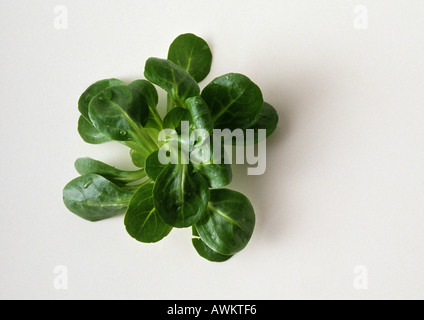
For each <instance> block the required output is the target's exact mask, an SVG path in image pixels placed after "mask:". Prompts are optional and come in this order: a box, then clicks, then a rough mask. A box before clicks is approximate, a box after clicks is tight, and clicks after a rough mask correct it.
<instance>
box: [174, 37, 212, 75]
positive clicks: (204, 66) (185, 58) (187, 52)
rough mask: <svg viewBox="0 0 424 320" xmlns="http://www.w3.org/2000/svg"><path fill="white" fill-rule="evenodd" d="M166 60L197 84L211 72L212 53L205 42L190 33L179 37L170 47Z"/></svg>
mask: <svg viewBox="0 0 424 320" xmlns="http://www.w3.org/2000/svg"><path fill="white" fill-rule="evenodd" d="M168 60H171V61H172V62H174V63H175V64H177V65H178V66H180V67H181V68H183V69H184V70H185V71H187V72H188V73H189V74H190V75H191V76H192V77H193V78H194V80H196V81H197V82H200V81H202V80H203V79H205V78H206V76H207V75H208V74H209V72H210V70H211V65H212V52H211V50H210V48H209V46H208V44H207V43H206V41H205V40H203V39H202V38H199V37H198V36H196V35H194V34H192V33H186V34H182V35H179V36H178V37H177V38H176V39H175V40H174V41H173V42H172V44H171V45H170V47H169V51H168Z"/></svg>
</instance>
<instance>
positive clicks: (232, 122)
mask: <svg viewBox="0 0 424 320" xmlns="http://www.w3.org/2000/svg"><path fill="white" fill-rule="evenodd" d="M201 96H202V98H203V100H205V102H206V104H207V105H208V107H209V109H210V110H211V115H212V121H213V123H214V128H215V129H226V128H228V129H230V130H234V129H237V128H240V129H246V128H248V127H250V126H251V125H252V124H254V123H255V122H256V121H257V120H258V119H259V116H260V114H261V110H262V106H263V104H264V101H263V97H262V92H261V90H260V89H259V87H258V86H257V85H256V84H255V83H253V82H252V81H251V80H250V79H249V78H248V77H246V76H244V75H242V74H238V73H229V74H226V75H223V76H221V77H218V78H216V79H214V80H213V81H212V82H211V83H210V84H208V85H207V86H206V87H205V88H204V89H203V91H202V95H201Z"/></svg>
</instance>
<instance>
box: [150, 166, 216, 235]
mask: <svg viewBox="0 0 424 320" xmlns="http://www.w3.org/2000/svg"><path fill="white" fill-rule="evenodd" d="M153 198H154V201H155V207H156V210H157V212H158V213H159V215H160V216H161V217H162V219H163V220H164V221H165V223H167V224H169V225H171V226H174V227H177V228H184V227H189V226H191V225H193V224H194V223H196V222H197V221H198V220H199V219H201V218H202V216H203V215H204V214H205V211H206V207H207V203H208V201H209V187H208V183H207V182H206V180H205V179H204V178H203V177H202V176H201V175H200V174H199V173H194V172H193V169H192V166H191V165H183V164H178V165H174V164H168V165H166V167H165V168H164V169H163V170H162V172H161V173H160V175H159V176H158V177H157V179H156V182H155V187H154V190H153Z"/></svg>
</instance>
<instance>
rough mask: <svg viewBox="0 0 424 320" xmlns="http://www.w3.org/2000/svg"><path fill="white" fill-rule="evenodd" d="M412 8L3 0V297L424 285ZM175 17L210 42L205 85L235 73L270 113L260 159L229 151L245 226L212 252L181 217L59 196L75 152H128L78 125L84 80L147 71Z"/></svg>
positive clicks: (325, 294) (423, 110)
mask: <svg viewBox="0 0 424 320" xmlns="http://www.w3.org/2000/svg"><path fill="white" fill-rule="evenodd" d="M57 5H64V6H65V7H66V9H67V13H68V21H67V23H68V28H67V29H66V30H62V29H57V28H55V24H54V23H55V19H56V18H57V14H55V11H54V8H55V7H56V6H57ZM360 5H363V6H365V9H366V10H367V17H368V27H367V28H366V29H358V28H357V27H358V23H359V26H361V25H360V22H361V19H360V17H359V14H360V13H363V12H364V11H363V9H364V7H358V6H360ZM358 8H359V9H358ZM423 13H424V2H423V1H422V0H416V1H412V0H409V1H407V0H403V1H395V0H373V1H370V0H369V1H368V0H361V1H359V0H358V1H340V0H333V1H317V0H311V1H304V0H293V1H283V0H278V1H271V0H266V1H263V0H262V1H247V0H238V1H234V0H232V1H228V0H225V1H222V0H214V1H209V0H208V1H198V0H197V1H194V0H193V1H158V0H154V1H146V0H144V1H136V0H132V1H130V0H125V1H123V0H120V1H105V0H92V1H76V0H72V1H70V0H63V1H46V0H43V1H41V0H40V1H18V0H0V44H1V46H0V64H1V69H0V70H1V71H0V73H1V77H0V97H1V110H2V112H1V115H0V133H1V151H2V152H1V158H0V191H1V192H0V195H1V202H0V298H3V299H15V298H23V299H34V298H36V299H91V298H96V299H111V298H117V299H406V298H413V299H415V298H420V299H422V298H424V232H423V231H424V88H423V84H424V37H423V31H424V19H423ZM362 18H363V16H362ZM358 19H359V20H358ZM362 26H363V25H362ZM186 32H192V33H195V34H197V35H198V36H201V37H203V38H204V39H205V40H207V41H208V43H209V44H210V46H211V48H212V51H213V54H214V64H213V67H212V70H211V74H210V76H208V78H207V79H206V80H205V81H204V82H203V83H202V84H201V87H203V86H204V85H205V84H207V83H208V82H209V81H210V80H212V79H213V78H214V77H216V76H219V75H222V74H225V73H228V72H240V73H243V74H246V75H247V76H249V77H250V78H251V79H252V80H253V81H254V82H256V83H257V84H258V85H259V87H260V88H261V89H262V91H263V94H264V97H265V99H266V101H268V102H270V103H271V104H272V105H274V106H275V107H276V109H277V110H278V113H279V115H280V123H279V126H278V129H277V131H276V132H275V133H274V135H273V136H272V137H271V138H270V139H269V140H268V143H267V171H266V173H265V174H264V175H263V176H247V174H246V167H245V166H243V165H242V166H234V176H235V177H234V182H233V183H232V184H231V185H230V187H231V188H232V189H235V190H238V191H240V192H243V193H244V194H246V195H247V196H248V197H249V198H250V200H251V201H252V203H253V205H254V207H255V211H256V214H257V225H256V229H255V232H254V235H253V237H252V239H251V242H250V243H249V245H248V246H247V248H246V249H245V250H244V251H242V252H241V253H239V254H237V255H236V256H235V257H234V258H232V259H230V260H229V261H228V262H225V263H220V264H217V263H211V262H208V261H206V260H203V259H202V258H200V257H199V256H198V255H197V253H196V252H195V251H194V249H193V248H192V246H191V232H190V230H189V229H178V230H175V229H174V230H173V231H172V232H171V234H170V235H169V236H168V237H167V238H165V239H164V240H163V241H161V242H159V243H157V244H152V245H148V244H141V243H138V242H137V241H135V240H133V239H132V238H131V237H130V236H129V235H128V234H127V233H126V231H125V228H124V225H123V217H122V216H119V217H115V218H112V219H110V220H106V221H102V222H97V223H90V222H87V221H84V220H82V219H80V218H78V217H76V216H75V215H73V214H72V213H70V212H69V211H68V210H67V209H66V208H65V206H64V205H63V202H62V189H63V187H64V186H65V184H66V183H67V182H68V181H70V180H71V179H73V178H75V177H76V176H77V173H76V171H75V169H74V168H73V162H74V160H75V159H76V158H78V157H84V156H91V157H94V158H96V159H99V160H102V161H104V162H107V163H110V164H112V165H115V166H117V167H120V168H124V169H129V168H132V166H131V162H130V159H129V156H128V153H127V149H126V148H125V147H123V146H121V145H118V144H105V145H101V146H93V145H88V144H86V143H84V142H83V141H82V140H81V138H80V137H79V135H78V132H77V120H78V117H79V113H78V110H77V100H78V98H79V96H80V94H81V93H82V92H83V91H84V90H85V89H86V88H87V87H88V86H89V85H90V84H91V83H93V82H95V81H97V80H99V79H103V78H110V77H117V78H120V79H123V80H124V81H132V80H134V79H137V78H143V68H144V62H145V60H146V59H147V58H148V57H150V56H157V57H163V58H165V57H166V54H167V50H168V46H169V44H170V43H171V42H172V40H173V39H174V38H175V37H176V36H178V35H179V34H181V33H186ZM161 103H164V95H163V94H161ZM60 265H62V266H65V267H66V269H67V276H68V288H67V289H66V290H58V289H56V288H55V286H54V281H55V277H57V276H58V274H55V273H54V270H55V267H56V266H60ZM357 266H364V267H365V268H366V270H367V271H368V275H367V278H368V290H358V288H357V287H355V285H354V284H355V279H356V277H358V276H361V275H362V276H364V274H363V273H362V274H355V272H354V271H355V267H357ZM362 270H365V269H362ZM365 275H366V274H365Z"/></svg>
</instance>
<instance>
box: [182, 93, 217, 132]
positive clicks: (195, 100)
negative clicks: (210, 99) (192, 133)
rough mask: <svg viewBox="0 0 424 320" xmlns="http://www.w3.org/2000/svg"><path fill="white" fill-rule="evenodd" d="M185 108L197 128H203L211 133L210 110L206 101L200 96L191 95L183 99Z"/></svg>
mask: <svg viewBox="0 0 424 320" xmlns="http://www.w3.org/2000/svg"><path fill="white" fill-rule="evenodd" d="M185 104H186V107H187V109H188V110H189V111H190V114H191V122H192V123H193V124H194V126H195V127H196V128H197V129H205V130H206V131H207V132H209V134H212V130H213V122H212V116H211V112H210V110H209V108H208V106H207V104H206V102H205V101H204V100H203V99H202V98H201V97H200V96H196V97H191V98H188V99H187V100H186V101H185Z"/></svg>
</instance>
